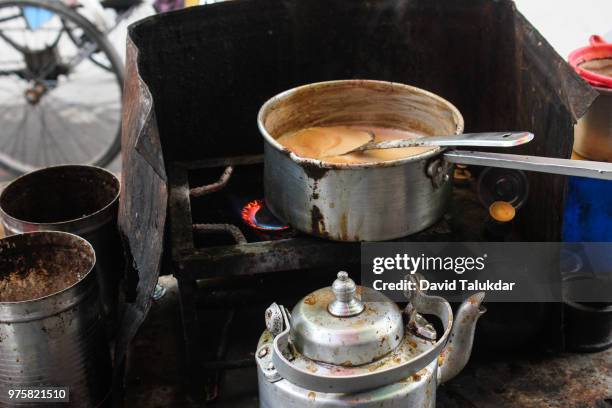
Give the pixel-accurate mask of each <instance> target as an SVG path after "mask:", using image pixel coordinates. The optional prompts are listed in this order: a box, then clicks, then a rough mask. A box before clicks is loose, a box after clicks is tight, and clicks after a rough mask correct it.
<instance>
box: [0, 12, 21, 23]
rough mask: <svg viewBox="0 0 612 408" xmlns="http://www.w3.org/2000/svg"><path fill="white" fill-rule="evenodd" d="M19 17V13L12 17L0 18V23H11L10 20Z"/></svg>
mask: <svg viewBox="0 0 612 408" xmlns="http://www.w3.org/2000/svg"><path fill="white" fill-rule="evenodd" d="M19 17H21V13H19V14H15V15H12V16H9V17H0V23H4V22H6V21H11V20H14V19H16V18H19Z"/></svg>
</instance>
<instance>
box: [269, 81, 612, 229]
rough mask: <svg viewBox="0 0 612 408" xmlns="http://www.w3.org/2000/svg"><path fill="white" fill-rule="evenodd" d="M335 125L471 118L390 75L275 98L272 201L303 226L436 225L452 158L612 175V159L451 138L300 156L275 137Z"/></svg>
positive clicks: (426, 123)
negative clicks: (488, 148)
mask: <svg viewBox="0 0 612 408" xmlns="http://www.w3.org/2000/svg"><path fill="white" fill-rule="evenodd" d="M332 125H369V126H377V127H388V128H396V129H403V130H408V131H414V132H418V133H422V134H425V135H450V134H458V133H461V132H463V118H462V116H461V114H460V113H459V111H458V110H457V108H455V107H454V106H453V105H452V104H451V103H450V102H448V101H446V100H444V99H442V98H440V97H439V96H437V95H434V94H432V93H430V92H427V91H424V90H422V89H419V88H415V87H412V86H408V85H403V84H398V83H391V82H383V81H372V80H339V81H330V82H320V83H315V84H309V85H304V86H300V87H297V88H294V89H291V90H288V91H285V92H283V93H281V94H279V95H277V96H275V97H273V98H271V99H270V100H268V101H267V102H266V103H265V104H264V105H263V106H262V108H261V109H260V111H259V115H258V126H259V130H260V132H261V134H262V136H263V138H264V189H265V198H266V204H267V206H268V207H269V209H270V210H271V211H272V212H273V213H274V215H276V216H277V217H278V218H280V219H281V220H283V221H285V222H287V223H288V224H290V225H291V226H292V227H294V228H296V229H297V230H300V231H302V232H305V233H308V234H311V235H315V236H319V237H322V238H327V239H331V240H337V241H382V240H389V239H394V238H399V237H403V236H406V235H410V234H413V233H416V232H419V231H421V230H423V229H425V228H427V227H429V226H431V225H432V224H434V223H435V222H436V221H437V220H438V219H439V218H440V217H441V216H442V214H444V212H445V210H446V206H447V204H448V201H449V198H450V195H451V188H452V185H451V177H450V175H451V172H452V171H453V164H454V163H460V164H469V165H481V166H491V167H505V168H514V169H521V170H531V171H540V172H547V173H555V174H566V175H578V176H583V177H594V178H604V179H612V165H610V164H609V163H599V162H582V163H580V162H576V161H572V160H564V159H551V158H546V157H535V156H518V155H511V154H499V153H484V152H473V151H461V150H454V149H443V148H436V149H434V150H431V151H427V152H425V153H422V154H419V155H415V156H411V157H407V158H403V159H399V160H393V161H386V162H377V163H366V164H344V163H329V162H322V161H321V160H316V159H308V158H302V157H299V156H297V155H296V154H294V153H293V152H290V151H289V150H288V149H286V148H285V147H283V146H282V145H281V144H280V143H278V142H277V141H276V139H277V138H278V137H280V136H282V135H284V134H286V133H288V132H293V131H297V130H300V129H304V128H307V127H313V126H332Z"/></svg>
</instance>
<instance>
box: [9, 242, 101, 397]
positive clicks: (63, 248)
mask: <svg viewBox="0 0 612 408" xmlns="http://www.w3.org/2000/svg"><path fill="white" fill-rule="evenodd" d="M0 253H1V254H2V255H1V257H0V278H6V277H7V276H8V275H9V274H12V273H21V271H30V272H27V273H28V274H30V273H32V272H31V269H30V268H34V269H37V268H45V271H46V272H45V273H48V276H53V277H56V276H60V274H61V275H63V274H64V273H70V274H76V275H77V276H80V279H78V280H76V282H74V283H73V284H71V285H70V284H68V286H67V287H65V288H63V289H61V290H59V291H57V292H55V293H50V294H47V293H46V292H43V291H41V292H40V295H31V296H32V297H34V298H32V299H27V298H25V299H24V300H19V301H4V302H0V405H1V406H3V407H13V406H15V407H18V406H24V405H27V406H29V405H28V404H31V402H30V403H25V402H19V400H18V399H14V398H13V399H11V398H9V390H11V389H12V390H15V389H28V388H32V387H66V388H68V399H69V402H68V404H67V406H71V407H98V406H101V405H102V404H103V403H104V401H107V400H108V398H109V394H110V390H111V360H110V352H109V349H108V345H107V343H106V340H105V336H104V326H103V324H102V316H101V313H100V307H99V298H98V290H97V284H96V279H95V276H94V274H93V273H91V271H92V270H93V267H94V265H95V262H96V258H95V254H94V250H93V248H92V247H91V245H90V244H89V243H88V242H87V241H85V240H84V239H82V238H80V237H78V236H76V235H72V234H68V233H64V232H34V233H27V234H20V235H14V236H11V237H7V238H3V239H1V240H0ZM16 271H17V272H16ZM44 284H45V283H44V282H43V281H42V280H41V281H36V282H35V283H33V285H44ZM5 289H6V288H5ZM4 295H5V296H6V292H5V294H4ZM4 299H5V298H3V300H4ZM26 299H27V300H26ZM13 300H14V299H13Z"/></svg>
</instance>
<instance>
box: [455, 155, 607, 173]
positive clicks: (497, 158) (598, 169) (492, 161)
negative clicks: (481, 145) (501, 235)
mask: <svg viewBox="0 0 612 408" xmlns="http://www.w3.org/2000/svg"><path fill="white" fill-rule="evenodd" d="M444 159H445V160H446V161H448V162H450V163H455V164H470V165H474V166H487V167H499V168H505V169H515V170H527V171H536V172H540V173H549V174H561V175H565V176H578V177H588V178H593V179H601V180H612V163H607V162H598V161H587V160H570V159H554V158H550V157H540V156H524V155H519V154H506V153H489V152H473V151H467V150H450V151H447V152H445V153H444Z"/></svg>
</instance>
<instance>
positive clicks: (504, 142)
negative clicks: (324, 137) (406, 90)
mask: <svg viewBox="0 0 612 408" xmlns="http://www.w3.org/2000/svg"><path fill="white" fill-rule="evenodd" d="M531 139H533V133H529V132H483V133H461V134H459V135H448V136H427V137H419V138H415V139H398V140H387V141H384V142H374V141H371V142H369V143H367V144H365V145H363V146H361V147H359V148H358V149H355V150H354V151H361V150H371V149H395V148H401V147H412V146H472V147H512V146H518V145H522V144H525V143H527V142H529V141H530V140H531Z"/></svg>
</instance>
